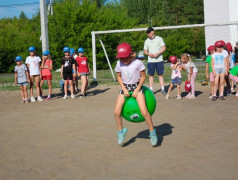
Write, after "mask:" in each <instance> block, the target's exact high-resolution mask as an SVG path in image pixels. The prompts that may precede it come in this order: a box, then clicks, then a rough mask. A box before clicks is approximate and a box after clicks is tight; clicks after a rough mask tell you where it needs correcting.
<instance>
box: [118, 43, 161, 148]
mask: <svg viewBox="0 0 238 180" xmlns="http://www.w3.org/2000/svg"><path fill="white" fill-rule="evenodd" d="M116 58H117V59H119V61H117V65H116V67H115V71H116V72H117V81H118V82H119V84H120V86H121V91H120V94H119V95H118V97H117V101H116V105H115V109H114V116H115V120H116V124H117V129H118V144H119V145H120V146H122V145H123V142H124V139H125V135H126V133H127V131H128V130H127V128H123V125H122V117H121V111H122V107H123V105H124V103H125V98H124V96H126V97H129V96H130V94H129V91H130V92H133V94H132V96H133V97H134V98H136V100H137V102H138V105H139V108H140V111H141V114H142V115H143V117H144V118H145V121H146V123H147V125H148V127H149V131H150V142H151V144H152V146H156V145H157V142H158V139H157V135H156V131H155V129H154V127H153V122H152V118H151V116H150V114H149V112H148V110H147V107H146V103H145V96H144V94H143V92H142V85H143V83H144V81H145V78H146V74H145V66H144V64H143V63H142V61H140V60H138V59H136V54H135V53H134V52H132V50H131V45H130V44H128V43H121V44H120V45H119V46H118V47H117V57H116Z"/></svg>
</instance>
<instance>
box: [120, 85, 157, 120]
mask: <svg viewBox="0 0 238 180" xmlns="http://www.w3.org/2000/svg"><path fill="white" fill-rule="evenodd" d="M142 89H143V92H144V95H145V101H146V106H147V109H148V111H149V113H150V115H151V116H152V115H153V114H154V112H155V109H156V99H155V96H154V93H153V92H152V91H151V90H150V89H149V88H148V87H146V86H142ZM130 94H131V95H132V92H130ZM121 115H122V117H123V118H124V119H126V120H127V121H130V122H135V123H139V122H143V121H145V118H144V117H143V116H142V115H141V112H140V108H139V105H138V103H137V101H136V99H135V98H133V97H132V96H130V97H125V104H124V106H123V108H122V112H121Z"/></svg>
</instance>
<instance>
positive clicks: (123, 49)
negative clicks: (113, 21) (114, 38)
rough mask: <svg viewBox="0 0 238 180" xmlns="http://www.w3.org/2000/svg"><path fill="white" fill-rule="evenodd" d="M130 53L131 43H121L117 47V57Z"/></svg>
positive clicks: (124, 56)
mask: <svg viewBox="0 0 238 180" xmlns="http://www.w3.org/2000/svg"><path fill="white" fill-rule="evenodd" d="M130 54H131V45H130V44H128V43H125V42H124V43H121V44H119V46H118V47H117V57H116V59H118V58H127V57H128V56H129V55H130Z"/></svg>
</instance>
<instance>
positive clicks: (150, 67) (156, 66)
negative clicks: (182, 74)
mask: <svg viewBox="0 0 238 180" xmlns="http://www.w3.org/2000/svg"><path fill="white" fill-rule="evenodd" d="M155 70H156V73H157V74H158V75H161V74H164V62H163V61H162V62H155V63H151V62H149V63H148V64H147V74H149V75H151V76H153V75H154V74H155Z"/></svg>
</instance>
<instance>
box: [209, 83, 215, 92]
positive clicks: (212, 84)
mask: <svg viewBox="0 0 238 180" xmlns="http://www.w3.org/2000/svg"><path fill="white" fill-rule="evenodd" d="M210 83H211V94H212V95H213V94H214V86H215V82H214V81H211V82H210Z"/></svg>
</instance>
